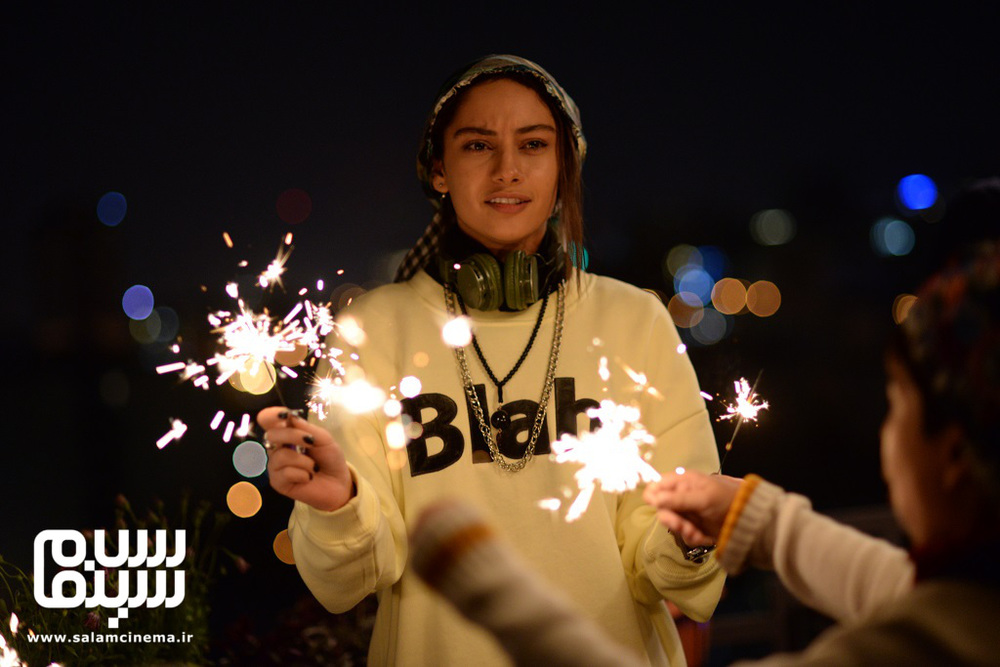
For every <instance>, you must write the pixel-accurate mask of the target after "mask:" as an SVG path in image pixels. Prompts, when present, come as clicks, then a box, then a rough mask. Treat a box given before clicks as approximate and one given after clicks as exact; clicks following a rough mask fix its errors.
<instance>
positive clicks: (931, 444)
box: [881, 356, 950, 547]
mask: <svg viewBox="0 0 1000 667" xmlns="http://www.w3.org/2000/svg"><path fill="white" fill-rule="evenodd" d="M886 369H887V373H888V378H887V381H886V396H887V397H888V402H889V409H888V412H887V413H886V416H885V420H884V421H883V422H882V433H881V436H882V449H881V458H882V476H883V477H884V478H885V481H886V483H887V484H888V486H889V501H890V504H891V505H892V509H893V513H894V514H895V515H896V519H897V520H898V521H899V523H900V525H901V526H902V527H903V530H905V531H906V533H907V535H909V537H910V539H911V540H912V542H913V545H914V546H917V547H920V546H924V545H926V544H927V543H928V541H930V540H931V539H932V538H934V537H935V536H936V534H937V533H938V532H939V531H940V529H941V528H942V527H944V526H947V522H948V521H949V519H948V512H949V509H950V508H949V506H948V504H947V502H946V498H947V492H946V489H945V484H944V479H943V476H944V470H945V468H946V467H947V456H946V451H947V450H946V447H945V445H944V443H943V441H942V439H941V438H939V437H935V436H929V435H927V434H926V433H925V431H924V416H923V397H922V396H921V394H920V390H919V389H918V387H917V385H916V383H915V382H914V381H913V378H912V377H911V376H910V374H909V372H908V371H907V369H906V367H905V366H904V365H903V364H902V363H901V362H900V361H899V360H898V359H895V358H893V357H892V356H890V357H889V359H888V360H887V362H886ZM942 522H944V523H942Z"/></svg>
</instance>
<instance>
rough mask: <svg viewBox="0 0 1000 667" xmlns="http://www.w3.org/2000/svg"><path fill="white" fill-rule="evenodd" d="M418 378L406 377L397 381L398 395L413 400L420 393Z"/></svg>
mask: <svg viewBox="0 0 1000 667" xmlns="http://www.w3.org/2000/svg"><path fill="white" fill-rule="evenodd" d="M420 388H421V384H420V378H417V377H414V376H412V375H407V376H406V377H405V378H403V379H402V380H400V381H399V393H401V394H402V395H403V396H405V397H406V398H413V397H414V396H416V395H417V394H419V393H420Z"/></svg>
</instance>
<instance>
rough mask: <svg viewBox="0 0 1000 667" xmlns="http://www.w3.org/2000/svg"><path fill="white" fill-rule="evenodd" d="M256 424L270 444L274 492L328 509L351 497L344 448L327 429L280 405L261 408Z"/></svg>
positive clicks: (351, 491)
mask: <svg viewBox="0 0 1000 667" xmlns="http://www.w3.org/2000/svg"><path fill="white" fill-rule="evenodd" d="M257 423H258V424H260V427H261V428H262V429H264V437H265V439H266V440H267V443H269V448H268V450H267V472H268V476H269V478H270V481H271V486H272V487H273V488H274V490H275V491H277V492H278V493H280V494H282V495H284V496H288V497H289V498H292V499H293V500H299V501H301V502H304V503H306V504H307V505H311V506H312V507H315V508H316V509H318V510H324V511H328V512H330V511H333V510H336V509H340V508H341V507H343V506H344V505H346V504H347V502H348V501H349V500H350V499H351V498H353V497H354V493H355V490H354V480H353V478H352V477H351V472H350V470H349V469H348V467H347V459H346V458H344V450H342V449H341V448H340V445H338V444H337V443H336V441H334V439H333V436H331V435H330V433H329V432H328V431H327V430H326V429H324V428H321V427H319V426H316V425H315V424H310V423H309V422H308V421H306V420H305V419H302V418H301V417H299V416H298V415H296V414H294V413H293V412H291V411H290V410H289V409H288V408H283V407H273V408H265V409H263V410H261V411H260V412H259V413H258V414H257Z"/></svg>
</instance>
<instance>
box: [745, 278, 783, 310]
mask: <svg viewBox="0 0 1000 667" xmlns="http://www.w3.org/2000/svg"><path fill="white" fill-rule="evenodd" d="M780 307H781V291H780V290H779V289H778V286H777V285H775V284H774V283H772V282H770V281H768V280H758V281H757V282H755V283H754V284H753V285H750V287H748V288H747V308H749V309H750V312H751V313H753V314H754V315H756V316H757V317H770V316H771V315H774V314H775V313H776V312H778V308H780Z"/></svg>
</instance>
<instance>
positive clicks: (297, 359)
mask: <svg viewBox="0 0 1000 667" xmlns="http://www.w3.org/2000/svg"><path fill="white" fill-rule="evenodd" d="M307 356H309V348H308V347H307V346H306V345H296V346H295V349H294V350H279V351H278V352H275V353H274V361H275V363H278V364H280V365H282V366H291V367H294V366H298V365H299V364H301V363H302V362H303V361H305V360H306V357H307Z"/></svg>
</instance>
